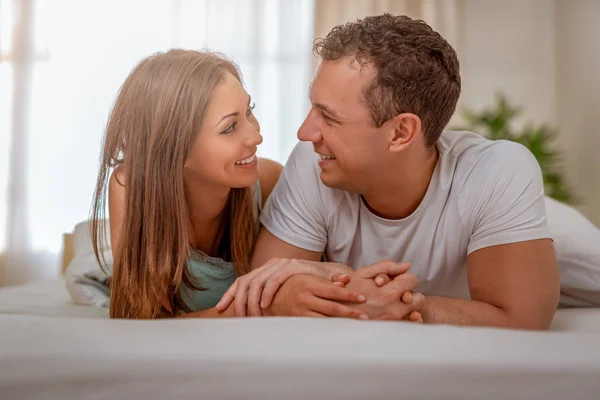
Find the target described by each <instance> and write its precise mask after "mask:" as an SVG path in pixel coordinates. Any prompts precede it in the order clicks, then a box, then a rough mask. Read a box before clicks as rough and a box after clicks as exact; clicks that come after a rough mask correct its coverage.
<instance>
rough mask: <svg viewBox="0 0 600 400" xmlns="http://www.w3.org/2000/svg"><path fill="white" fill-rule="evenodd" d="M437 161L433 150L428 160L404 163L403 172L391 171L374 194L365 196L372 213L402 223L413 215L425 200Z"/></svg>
mask: <svg viewBox="0 0 600 400" xmlns="http://www.w3.org/2000/svg"><path fill="white" fill-rule="evenodd" d="M438 158H439V155H438V151H437V149H434V152H433V153H432V154H431V155H429V156H426V155H425V156H422V157H421V158H420V159H419V160H415V161H412V162H411V160H408V162H405V163H403V165H402V167H401V168H402V169H401V170H399V169H398V168H388V169H387V171H386V173H383V174H381V175H380V179H378V180H377V181H376V182H373V185H371V190H369V191H368V192H366V193H363V200H364V201H365V204H366V205H367V207H368V208H369V210H371V212H373V213H374V214H376V215H378V216H380V217H382V218H386V219H403V218H406V217H408V216H410V215H411V214H412V213H414V212H415V211H416V210H417V208H418V207H419V205H420V204H421V202H422V201H423V199H424V198H425V194H426V193H427V189H428V188H429V183H430V181H431V177H432V176H433V172H434V171H435V166H436V164H437V162H438ZM415 171H418V173H416V172H415Z"/></svg>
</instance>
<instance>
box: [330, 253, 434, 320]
mask: <svg viewBox="0 0 600 400" xmlns="http://www.w3.org/2000/svg"><path fill="white" fill-rule="evenodd" d="M409 268H410V263H396V262H393V261H387V260H383V261H379V262H377V263H375V264H372V265H369V266H366V267H363V268H360V269H359V270H358V271H356V272H355V273H354V274H352V275H351V276H352V278H350V275H347V274H336V275H334V276H333V278H332V281H334V283H335V284H337V285H339V286H341V287H345V285H346V284H347V283H348V282H349V281H352V280H354V281H356V280H357V279H371V280H373V281H374V282H375V284H376V285H377V286H378V287H381V286H384V285H387V284H388V283H390V282H392V278H390V276H391V277H395V276H396V277H397V276H400V275H401V274H405V273H406V272H407V271H408V270H409ZM413 278H414V279H416V277H414V276H411V274H409V276H407V277H406V279H407V280H408V281H409V282H410V281H411V280H412V279H413ZM399 281H400V280H398V281H397V282H396V285H398V282H399ZM355 284H357V282H354V283H353V285H351V287H354V286H355ZM414 286H416V283H415V285H414ZM414 286H413V287H414ZM371 289H372V285H371ZM380 294H381V293H380ZM400 294H401V296H400V300H401V301H402V303H404V304H405V305H407V306H410V307H413V308H414V309H413V311H409V313H408V314H406V315H405V316H404V317H403V318H398V316H399V315H401V314H403V313H404V312H405V310H406V307H402V306H400V305H398V304H396V305H395V307H394V309H393V310H391V309H390V311H393V312H392V313H391V314H390V315H389V318H388V316H386V318H385V319H404V320H407V321H412V322H423V317H422V316H421V313H420V312H419V311H418V310H419V309H420V307H421V306H422V305H423V303H424V296H423V295H422V294H421V293H413V292H411V291H410V290H407V291H405V292H403V293H400ZM370 296H372V295H370ZM410 307H409V308H410Z"/></svg>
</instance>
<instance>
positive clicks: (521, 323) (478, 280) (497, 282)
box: [420, 239, 560, 329]
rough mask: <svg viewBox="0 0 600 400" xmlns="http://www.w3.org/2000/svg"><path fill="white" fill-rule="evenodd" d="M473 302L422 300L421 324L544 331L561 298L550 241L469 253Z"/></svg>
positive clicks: (431, 298)
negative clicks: (422, 322) (422, 321)
mask: <svg viewBox="0 0 600 400" xmlns="http://www.w3.org/2000/svg"><path fill="white" fill-rule="evenodd" d="M467 274H468V281H469V289H470V292H471V299H472V300H462V299H451V298H444V297H437V296H426V300H425V304H424V305H423V307H422V308H421V310H420V311H421V314H422V316H423V320H424V321H425V322H426V323H438V324H455V325H477V326H495V327H505V328H516V329H548V327H549V326H550V323H551V322H552V318H553V317H554V312H555V311H556V307H557V305H558V301H559V296H560V282H559V275H558V267H557V262H556V257H555V255H554V248H553V245H552V241H551V240H550V239H541V240H532V241H526V242H520V243H512V244H505V245H499V246H492V247H487V248H484V249H481V250H477V251H475V252H473V253H471V254H470V255H469V257H468V259H467Z"/></svg>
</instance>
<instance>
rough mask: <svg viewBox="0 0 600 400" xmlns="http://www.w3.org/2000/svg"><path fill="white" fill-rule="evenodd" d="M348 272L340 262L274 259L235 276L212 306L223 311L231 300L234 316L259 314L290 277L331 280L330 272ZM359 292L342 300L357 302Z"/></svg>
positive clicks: (347, 268) (342, 280)
mask: <svg viewBox="0 0 600 400" xmlns="http://www.w3.org/2000/svg"><path fill="white" fill-rule="evenodd" d="M351 271H353V270H352V268H350V267H349V266H347V265H344V264H340V263H323V262H317V261H304V260H290V259H280V258H274V259H271V260H269V261H268V262H267V263H266V264H264V265H263V266H262V267H259V268H257V269H255V270H253V271H252V272H250V273H248V274H246V275H244V276H241V277H239V278H238V279H236V281H235V282H234V283H233V285H231V287H230V288H229V289H227V291H226V292H225V294H224V295H223V297H222V298H221V300H220V301H219V303H218V304H217V305H216V309H217V310H220V311H223V310H225V309H226V308H227V307H228V306H229V305H230V304H231V303H232V302H233V303H234V311H235V315H236V316H238V317H243V316H246V314H248V315H250V316H261V315H262V309H264V308H267V307H269V306H270V305H271V302H272V301H273V297H274V296H275V293H277V290H278V289H279V287H281V285H283V283H284V282H285V281H287V280H288V279H289V278H290V277H292V276H294V275H298V274H306V275H312V276H314V277H317V278H321V279H324V280H326V281H331V280H332V278H333V276H334V275H336V274H344V275H347V274H348V273H349V272H351ZM338 280H339V281H340V282H344V281H346V282H347V281H348V280H347V279H338ZM359 295H360V294H359V293H349V295H348V296H347V298H346V300H347V301H354V302H357V303H360V302H361V301H360V300H358V298H359ZM362 301H364V300H362Z"/></svg>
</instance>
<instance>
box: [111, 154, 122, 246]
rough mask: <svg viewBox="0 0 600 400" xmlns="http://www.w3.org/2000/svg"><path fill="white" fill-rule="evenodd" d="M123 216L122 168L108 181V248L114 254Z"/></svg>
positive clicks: (119, 167)
mask: <svg viewBox="0 0 600 400" xmlns="http://www.w3.org/2000/svg"><path fill="white" fill-rule="evenodd" d="M124 215H125V171H124V170H123V166H122V165H119V166H117V167H116V168H115V170H114V171H113V173H112V174H111V176H110V180H109V181H108V221H109V226H110V248H111V250H112V253H113V254H116V249H117V243H118V241H119V234H120V233H121V226H122V225H123V218H124Z"/></svg>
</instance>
